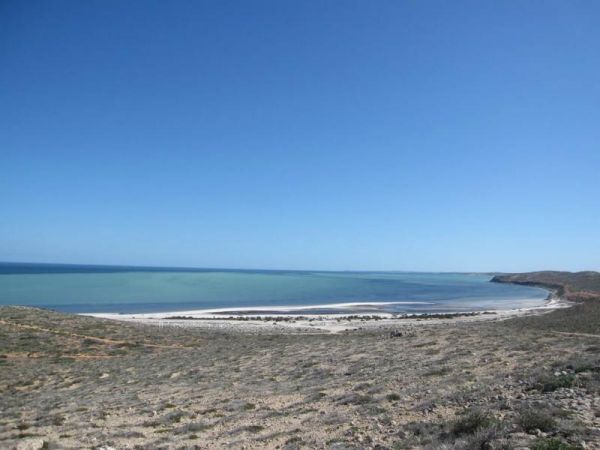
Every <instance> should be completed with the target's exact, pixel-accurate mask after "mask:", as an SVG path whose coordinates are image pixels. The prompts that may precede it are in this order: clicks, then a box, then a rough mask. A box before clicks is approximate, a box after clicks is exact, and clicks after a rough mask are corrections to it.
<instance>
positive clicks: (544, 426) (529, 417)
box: [517, 408, 556, 431]
mask: <svg viewBox="0 0 600 450" xmlns="http://www.w3.org/2000/svg"><path fill="white" fill-rule="evenodd" d="M517 422H518V424H519V426H520V427H521V428H523V430H525V431H533V430H541V431H550V430H552V429H553V428H554V427H555V426H556V421H555V420H554V418H553V417H552V416H551V415H550V414H548V413H546V412H543V411H536V410H534V409H531V408H527V409H522V410H521V411H520V412H519V416H518V418H517Z"/></svg>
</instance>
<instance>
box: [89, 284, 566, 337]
mask: <svg viewBox="0 0 600 450" xmlns="http://www.w3.org/2000/svg"><path fill="white" fill-rule="evenodd" d="M382 304H383V303H368V304H366V303H354V304H343V305H322V306H320V308H323V307H332V306H337V307H357V306H361V305H369V306H374V305H382ZM572 305H573V303H571V302H568V301H566V300H564V299H561V298H559V297H557V296H556V295H555V293H554V292H550V293H549V295H548V297H547V299H546V301H545V302H544V304H543V305H540V306H536V307H530V308H519V309H507V310H485V311H465V312H451V313H422V314H418V313H415V314H392V313H385V312H368V313H367V312H365V313H360V312H358V313H357V312H352V313H347V314H346V313H337V314H305V313H302V311H303V310H305V309H307V308H303V307H296V308H290V307H285V308H283V307H282V308H281V309H285V313H282V312H277V311H276V310H270V311H268V312H265V311H267V310H268V308H266V307H256V308H243V309H239V308H238V309H235V308H229V309H212V310H193V311H171V312H160V313H142V314H115V313H97V314H84V315H88V316H92V317H96V318H102V319H110V320H119V321H124V322H132V323H139V324H146V325H156V326H160V327H178V328H203V329H219V330H227V331H232V332H261V331H267V332H269V331H271V332H272V331H280V332H296V333H307V332H325V333H339V332H343V331H351V330H363V329H385V328H393V327H394V326H398V325H402V326H405V325H411V326H412V325H420V324H424V323H438V324H448V323H455V322H475V321H482V320H506V319H509V318H513V317H519V316H527V315H538V314H544V313H547V312H550V311H553V310H555V309H559V308H566V307H569V306H572Z"/></svg>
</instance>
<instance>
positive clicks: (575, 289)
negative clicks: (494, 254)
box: [491, 271, 600, 302]
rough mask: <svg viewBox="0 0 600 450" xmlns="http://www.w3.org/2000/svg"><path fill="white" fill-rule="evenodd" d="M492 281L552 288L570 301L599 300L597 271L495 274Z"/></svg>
mask: <svg viewBox="0 0 600 450" xmlns="http://www.w3.org/2000/svg"><path fill="white" fill-rule="evenodd" d="M491 281H492V282H494V283H515V284H524V285H527V286H539V287H545V288H549V289H552V290H554V291H556V294H557V295H558V296H560V297H562V298H565V299H567V300H570V301H579V302H580V301H586V300H600V273H599V272H592V271H587V272H558V271H543V272H527V273H511V274H501V275H496V276H495V277H494V278H492V280H491Z"/></svg>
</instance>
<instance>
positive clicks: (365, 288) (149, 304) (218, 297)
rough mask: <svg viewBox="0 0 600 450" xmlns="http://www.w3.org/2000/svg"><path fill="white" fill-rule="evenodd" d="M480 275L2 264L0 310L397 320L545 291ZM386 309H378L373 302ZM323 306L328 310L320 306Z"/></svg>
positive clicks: (532, 298) (534, 301)
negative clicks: (288, 313)
mask: <svg viewBox="0 0 600 450" xmlns="http://www.w3.org/2000/svg"><path fill="white" fill-rule="evenodd" d="M490 278H491V277H490V276H489V275H485V274H447V273H444V274H439V273H404V272H308V271H252V270H216V269H215V270H211V269H163V268H131V267H102V266H59V265H23V264H6V263H5V264H0V304H2V305H30V306H39V307H45V308H51V309H55V310H59V311H67V312H86V313H93V312H114V313H143V312H164V311H189V310H200V309H219V308H238V309H244V308H250V307H264V309H265V310H273V309H277V307H285V306H289V307H300V306H302V307H312V308H314V309H313V310H312V311H310V312H319V313H326V312H327V313H335V312H340V311H342V310H339V309H338V308H336V307H335V306H330V305H335V304H345V303H358V304H361V305H363V306H359V305H354V306H353V307H351V308H349V309H343V312H348V311H386V312H398V313H404V312H408V313H414V312H418V313H420V312H430V313H432V312H454V311H477V310H484V309H485V310H487V309H512V308H521V307H532V306H538V305H541V304H543V303H544V300H545V298H546V296H547V294H548V293H547V291H545V290H543V289H539V288H532V287H527V286H517V285H507V284H497V283H490V282H489V280H490ZM379 302H383V303H386V304H383V305H373V304H372V303H379ZM324 305H327V306H324Z"/></svg>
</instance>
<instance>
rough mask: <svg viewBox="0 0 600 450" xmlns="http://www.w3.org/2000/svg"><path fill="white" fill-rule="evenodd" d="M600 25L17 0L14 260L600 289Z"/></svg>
mask: <svg viewBox="0 0 600 450" xmlns="http://www.w3.org/2000/svg"><path fill="white" fill-rule="evenodd" d="M599 17H600V3H598V2H595V1H589V2H580V1H573V2H564V1H557V2H553V1H529V2H517V1H507V2H480V1H473V2H465V1H461V2H446V1H423V2H422V1H403V2H396V1H377V2H365V1H328V2H317V1H314V2H309V1H303V2H300V1H296V2H291V1H283V2H282V1H272V2H263V1H252V2H244V1H235V2H234V1H200V2H196V1H189V2H183V1H175V2H151V1H143V2H142V1H127V2H122V1H86V2H81V1H56V2H44V1H30V2H19V1H4V2H2V3H0V260H4V261H40V262H74V263H106V264H111V263H114V264H144V265H167V266H168V265H177V266H199V267H237V268H292V269H294V268H298V269H299V268H304V269H360V270H371V269H372V270H381V269H386V270H434V271H438V270H440V271H492V270H502V271H522V270H538V269H566V270H582V269H596V270H598V269H600V27H598V18H599Z"/></svg>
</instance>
